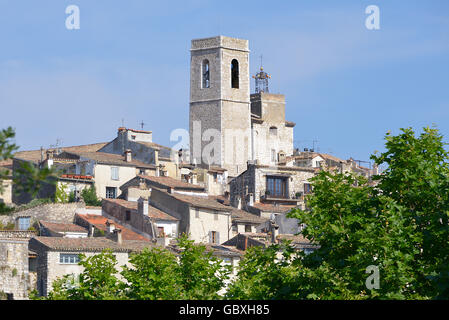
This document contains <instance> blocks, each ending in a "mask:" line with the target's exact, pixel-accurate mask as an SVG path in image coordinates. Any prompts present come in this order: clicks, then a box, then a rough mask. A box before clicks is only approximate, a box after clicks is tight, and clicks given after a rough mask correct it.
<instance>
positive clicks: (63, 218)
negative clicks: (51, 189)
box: [0, 202, 85, 225]
mask: <svg viewBox="0 0 449 320" xmlns="http://www.w3.org/2000/svg"><path fill="white" fill-rule="evenodd" d="M84 208H85V205H84V203H82V202H73V203H49V204H42V205H38V206H36V207H33V208H29V209H24V210H19V211H16V212H13V213H11V214H10V215H8V216H0V222H1V223H2V224H4V225H6V224H7V223H9V222H11V223H16V219H17V218H19V217H31V225H33V224H34V223H36V222H37V221H38V220H49V221H59V222H70V223H71V222H73V219H74V217H75V213H76V211H79V210H81V209H84Z"/></svg>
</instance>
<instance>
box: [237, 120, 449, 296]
mask: <svg viewBox="0 0 449 320" xmlns="http://www.w3.org/2000/svg"><path fill="white" fill-rule="evenodd" d="M401 130H402V133H401V134H399V135H397V136H391V134H390V133H388V134H387V135H386V137H385V139H386V151H385V152H383V153H381V154H380V155H378V156H376V155H373V156H372V159H373V160H374V161H375V163H376V164H377V165H387V166H388V167H387V169H386V170H385V171H384V172H383V173H382V174H380V175H377V176H374V177H372V181H368V180H367V179H365V178H363V177H360V176H355V175H353V174H343V173H338V172H326V171H321V172H320V173H319V174H318V175H317V176H316V177H314V178H313V179H312V182H313V186H314V189H313V194H312V195H309V196H307V199H306V201H307V207H308V209H309V210H305V211H303V210H300V209H295V210H292V212H290V213H289V217H291V218H297V219H298V220H299V222H301V223H304V224H305V225H306V227H305V228H304V230H303V232H302V233H303V235H304V236H305V237H306V238H308V239H309V240H311V241H313V242H315V243H317V244H319V245H320V247H319V249H317V250H315V251H314V252H313V253H311V254H308V255H305V254H304V253H301V254H299V255H298V256H297V257H295V258H294V259H292V260H291V262H290V263H287V264H285V262H283V263H281V264H280V265H279V266H278V267H273V266H274V264H273V263H275V261H276V257H275V255H274V254H273V251H272V249H269V250H267V251H265V252H264V253H259V254H257V255H256V254H254V253H252V252H249V253H248V256H246V257H245V258H244V259H243V260H242V262H243V263H241V264H240V266H241V267H240V270H239V273H238V278H237V279H236V281H234V282H233V284H232V285H231V287H230V291H229V296H230V297H233V298H243V299H263V298H264V297H266V298H268V299H270V298H274V299H277V298H283V299H290V298H291V299H431V298H437V299H438V298H445V299H447V298H449V292H448V290H449V289H448V288H449V269H448V268H449V261H448V259H449V249H448V246H447V243H448V241H449V221H448V219H449V192H448V190H449V170H448V163H449V161H448V160H449V159H448V153H447V151H446V150H445V145H446V144H445V143H443V141H442V136H441V135H439V134H438V131H437V130H436V129H429V128H425V129H424V132H423V133H422V134H421V135H419V136H417V137H416V136H415V133H414V132H413V130H412V129H410V128H409V129H401ZM277 250H278V251H280V252H281V253H284V254H285V252H286V250H287V248H278V249H277ZM369 266H375V267H377V268H378V270H379V276H380V277H379V280H380V282H379V283H380V286H379V288H371V289H368V288H367V285H366V280H367V278H368V276H369V274H367V273H366V271H367V267H369ZM264 283H269V284H270V285H266V286H264Z"/></svg>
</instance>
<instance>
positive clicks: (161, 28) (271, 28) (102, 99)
mask: <svg viewBox="0 0 449 320" xmlns="http://www.w3.org/2000/svg"><path fill="white" fill-rule="evenodd" d="M71 4H75V5H77V6H78V7H79V8H80V18H81V21H80V27H81V28H80V29H79V30H67V29H66V28H65V20H66V17H67V14H66V13H65V8H66V7H67V6H68V5H71ZM368 5H377V6H378V7H379V8H380V27H381V29H380V30H368V29H366V28H365V19H366V17H367V14H365V8H366V7H367V6H368ZM219 34H222V35H226V36H232V37H238V38H244V39H248V40H249V41H250V50H251V54H250V71H251V73H252V74H255V73H256V72H257V70H258V68H259V61H260V60H259V56H260V55H261V54H263V57H264V58H263V64H264V68H265V70H266V71H267V72H269V73H270V74H271V76H272V79H271V82H270V91H271V92H273V93H283V94H285V95H286V101H287V109H286V114H287V119H288V120H290V121H294V122H296V124H297V125H296V127H295V137H294V139H295V144H296V145H297V146H298V147H301V148H303V147H311V146H312V144H313V140H317V141H318V142H317V143H316V144H317V146H318V147H319V149H320V151H321V152H328V153H332V154H334V155H336V156H339V157H343V158H349V157H350V156H352V157H353V158H355V159H359V160H368V159H369V155H370V154H371V153H372V152H373V151H374V150H383V145H384V140H383V138H384V135H385V133H386V131H388V130H391V131H392V132H393V133H398V132H399V128H401V127H409V126H411V127H413V128H415V129H417V130H420V128H422V127H423V126H427V125H429V126H431V125H432V124H435V125H436V126H437V127H438V128H439V129H440V131H441V133H442V134H443V135H445V137H446V139H445V140H446V141H448V140H449V139H447V137H449V1H446V0H441V1H437V0H426V1H425V0H421V1H407V2H405V1H399V0H396V1H392V0H389V1H381V0H370V1H354V0H350V1H349V0H348V1H342V0H340V1H338V2H337V1H331V0H329V1H323V0H320V1H297V0H296V1H263V0H259V1H233V0H229V1H201V0H198V1H187V0H184V1H148V0H146V1H133V0H129V1H100V0H95V1H92V0H70V1H59V0H53V1H44V0H41V1H24V0H14V1H12V0H11V1H6V0H0V41H1V44H0V128H5V127H7V126H12V127H14V128H15V129H16V132H17V138H16V143H17V144H18V145H20V146H21V149H22V150H27V149H38V148H39V147H40V146H43V147H49V146H50V145H52V144H54V143H55V142H56V139H60V140H62V144H63V145H64V146H69V145H80V144H88V143H95V142H105V141H110V140H112V139H113V138H114V137H115V136H116V132H117V128H118V127H119V126H120V125H121V123H122V118H123V119H124V123H125V126H127V127H130V128H139V123H140V122H141V121H142V120H143V121H144V122H145V123H146V125H145V129H146V130H151V131H153V140H154V141H155V142H157V143H161V144H165V145H171V146H172V145H174V144H175V142H170V139H169V137H170V132H171V131H172V130H174V129H176V128H185V129H187V130H188V115H189V62H190V51H189V49H190V40H191V39H194V38H202V37H210V36H216V35H219Z"/></svg>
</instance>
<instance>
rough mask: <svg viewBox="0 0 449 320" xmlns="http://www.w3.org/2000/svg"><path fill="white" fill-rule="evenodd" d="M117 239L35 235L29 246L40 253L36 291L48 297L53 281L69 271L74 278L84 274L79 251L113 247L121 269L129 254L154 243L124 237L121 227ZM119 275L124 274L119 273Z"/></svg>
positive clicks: (116, 232)
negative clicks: (122, 237) (122, 236)
mask: <svg viewBox="0 0 449 320" xmlns="http://www.w3.org/2000/svg"><path fill="white" fill-rule="evenodd" d="M114 234H115V235H116V238H115V240H110V239H107V238H105V237H88V238H62V237H34V238H32V239H31V240H30V242H29V249H30V250H32V251H33V252H35V253H36V254H37V266H36V270H37V291H38V293H39V295H41V296H47V295H48V293H49V292H50V291H51V290H52V284H53V282H54V281H55V280H56V279H57V278H60V277H63V276H64V275H66V274H69V275H70V274H72V275H74V276H75V277H76V276H77V275H79V274H80V273H82V271H83V267H82V266H80V265H78V262H79V254H84V255H86V256H87V257H89V256H93V255H95V254H98V253H101V252H102V251H103V250H105V249H110V250H112V252H113V254H114V255H115V257H116V258H117V261H118V264H117V266H118V271H119V272H120V271H121V267H120V266H123V265H128V266H129V265H130V264H129V254H130V253H132V252H139V251H141V250H143V249H144V248H151V247H154V245H153V244H152V243H151V242H148V241H139V240H122V239H121V231H120V229H116V230H115V232H114ZM118 277H121V276H120V275H118Z"/></svg>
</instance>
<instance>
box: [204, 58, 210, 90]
mask: <svg viewBox="0 0 449 320" xmlns="http://www.w3.org/2000/svg"><path fill="white" fill-rule="evenodd" d="M202 88H210V70H209V60H207V59H206V60H204V61H203V66H202Z"/></svg>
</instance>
